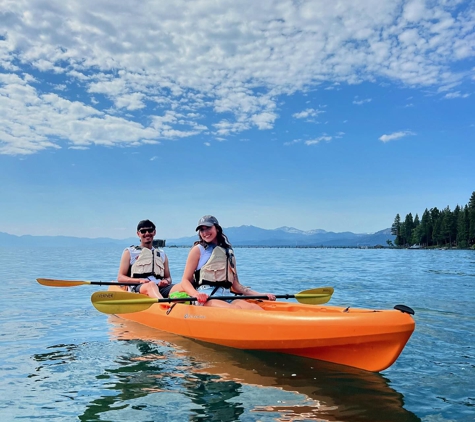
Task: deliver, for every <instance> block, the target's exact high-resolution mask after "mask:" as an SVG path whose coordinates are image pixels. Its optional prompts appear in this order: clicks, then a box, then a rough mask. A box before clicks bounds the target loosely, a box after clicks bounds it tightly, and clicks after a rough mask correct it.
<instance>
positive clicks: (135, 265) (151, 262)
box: [128, 246, 165, 279]
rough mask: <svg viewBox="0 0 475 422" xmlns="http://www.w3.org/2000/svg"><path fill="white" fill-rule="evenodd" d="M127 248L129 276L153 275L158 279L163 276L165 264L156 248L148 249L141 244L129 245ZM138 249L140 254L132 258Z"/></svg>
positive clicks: (142, 276)
mask: <svg viewBox="0 0 475 422" xmlns="http://www.w3.org/2000/svg"><path fill="white" fill-rule="evenodd" d="M128 249H129V252H130V258H131V264H132V265H131V266H130V268H129V273H130V274H129V276H130V277H132V278H147V277H150V276H154V277H155V278H158V279H161V278H163V277H164V275H165V266H164V264H163V260H162V257H161V256H160V251H159V250H158V249H153V250H150V249H148V248H142V247H141V246H131V247H130V248H128ZM138 251H140V255H139V256H138V257H137V258H136V259H134V258H135V256H136V255H137V252H138Z"/></svg>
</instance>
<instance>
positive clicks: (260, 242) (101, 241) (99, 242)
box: [0, 226, 395, 247]
mask: <svg viewBox="0 0 475 422" xmlns="http://www.w3.org/2000/svg"><path fill="white" fill-rule="evenodd" d="M224 232H225V233H226V235H227V236H228V237H229V240H230V241H231V243H232V244H233V245H234V246H342V247H344V246H346V247H358V246H376V245H382V246H387V243H386V242H387V240H391V241H394V239H395V236H393V235H391V230H390V229H385V230H381V231H379V232H376V233H373V234H355V233H352V232H341V233H335V232H327V231H325V230H321V229H316V230H309V231H302V230H299V229H296V228H294V227H280V228H278V229H273V230H268V229H261V228H259V227H255V226H240V227H228V228H225V229H224ZM197 239H198V236H197V235H196V234H195V235H193V236H190V237H181V238H179V239H167V240H166V245H167V246H191V245H192V244H193V242H194V241H195V240H197ZM136 243H137V239H136V238H134V237H132V238H128V239H120V240H118V239H109V238H105V237H101V238H94V239H91V238H85V237H72V236H31V235H24V236H15V235H11V234H7V233H2V232H0V246H19V247H24V246H28V247H92V246H108V245H117V246H128V245H133V244H136Z"/></svg>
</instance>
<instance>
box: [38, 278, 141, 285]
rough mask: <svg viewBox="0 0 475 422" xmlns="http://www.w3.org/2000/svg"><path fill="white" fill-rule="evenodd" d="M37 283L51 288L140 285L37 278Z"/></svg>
mask: <svg viewBox="0 0 475 422" xmlns="http://www.w3.org/2000/svg"><path fill="white" fill-rule="evenodd" d="M36 281H37V282H38V283H40V284H42V285H43V286H49V287H75V286H82V285H84V284H91V285H95V286H137V285H138V284H140V283H118V282H116V281H81V280H53V279H51V278H37V279H36Z"/></svg>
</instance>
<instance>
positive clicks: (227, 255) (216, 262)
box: [194, 246, 236, 289]
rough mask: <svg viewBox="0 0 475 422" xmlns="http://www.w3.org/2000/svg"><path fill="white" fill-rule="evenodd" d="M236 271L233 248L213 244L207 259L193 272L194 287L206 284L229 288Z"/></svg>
mask: <svg viewBox="0 0 475 422" xmlns="http://www.w3.org/2000/svg"><path fill="white" fill-rule="evenodd" d="M235 273H236V260H235V258H234V253H233V250H232V249H230V248H223V247H221V246H215V247H214V249H213V252H212V253H211V256H210V258H209V259H208V261H207V262H206V263H205V264H204V265H203V266H202V267H201V268H200V269H199V270H196V271H195V274H194V285H195V287H199V286H203V285H207V286H213V287H224V288H225V289H229V288H231V286H232V284H233V281H234V274H235Z"/></svg>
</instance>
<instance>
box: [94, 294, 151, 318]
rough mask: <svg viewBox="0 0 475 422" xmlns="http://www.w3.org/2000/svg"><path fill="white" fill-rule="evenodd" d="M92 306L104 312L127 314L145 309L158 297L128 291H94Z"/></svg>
mask: <svg viewBox="0 0 475 422" xmlns="http://www.w3.org/2000/svg"><path fill="white" fill-rule="evenodd" d="M91 302H92V304H93V305H94V307H95V308H96V309H97V310H98V311H99V312H103V313H105V314H128V313H132V312H140V311H145V309H148V308H150V306H152V305H153V304H154V303H157V302H158V299H154V298H153V297H148V296H146V295H141V294H138V293H128V292H110V291H107V292H95V293H93V294H92V296H91Z"/></svg>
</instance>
